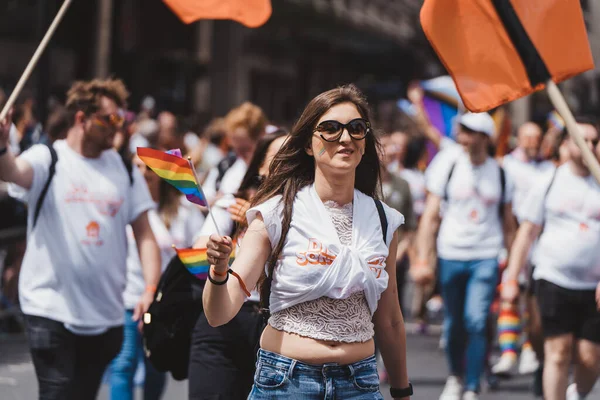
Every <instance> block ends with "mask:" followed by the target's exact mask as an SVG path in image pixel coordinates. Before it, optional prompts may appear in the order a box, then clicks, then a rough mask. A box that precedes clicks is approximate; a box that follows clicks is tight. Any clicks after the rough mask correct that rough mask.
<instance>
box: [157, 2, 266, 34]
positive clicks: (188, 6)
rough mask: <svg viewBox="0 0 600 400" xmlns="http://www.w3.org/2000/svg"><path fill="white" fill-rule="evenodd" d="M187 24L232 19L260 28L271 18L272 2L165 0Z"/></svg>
mask: <svg viewBox="0 0 600 400" xmlns="http://www.w3.org/2000/svg"><path fill="white" fill-rule="evenodd" d="M164 2H165V3H166V4H167V5H168V6H169V7H170V8H171V10H173V12H174V13H175V14H177V16H178V17H179V18H180V19H181V20H182V21H183V22H184V23H186V24H190V23H192V22H194V21H198V20H199V19H232V20H234V21H237V22H239V23H241V24H243V25H245V26H247V27H248V28H258V27H259V26H261V25H263V24H264V23H265V22H267V20H268V19H269V17H271V11H272V10H271V0H164Z"/></svg>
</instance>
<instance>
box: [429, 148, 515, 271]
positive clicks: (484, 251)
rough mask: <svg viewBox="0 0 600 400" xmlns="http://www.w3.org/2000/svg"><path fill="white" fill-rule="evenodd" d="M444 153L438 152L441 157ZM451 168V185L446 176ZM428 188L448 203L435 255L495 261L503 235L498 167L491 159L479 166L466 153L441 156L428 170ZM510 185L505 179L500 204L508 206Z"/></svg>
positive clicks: (508, 180) (511, 191) (509, 181)
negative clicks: (446, 197)
mask: <svg viewBox="0 0 600 400" xmlns="http://www.w3.org/2000/svg"><path fill="white" fill-rule="evenodd" d="M444 153H445V152H442V153H440V154H441V155H443V154H444ZM452 165H454V171H453V173H452V177H451V179H450V182H448V176H449V174H450V169H451V168H452ZM427 189H428V190H429V192H431V193H433V194H435V195H437V196H440V197H441V198H442V199H444V197H445V194H446V193H447V194H448V202H447V204H446V207H445V209H444V216H443V218H442V223H441V226H440V231H439V235H438V239H437V250H438V255H439V257H441V258H445V259H449V260H477V259H486V258H496V257H498V254H499V252H500V250H501V249H502V246H503V242H504V235H503V230H502V221H501V217H500V212H499V209H500V204H499V203H500V193H501V183H500V167H499V166H498V163H497V162H496V161H495V160H494V159H492V158H489V157H488V158H487V160H486V161H485V162H484V163H483V164H481V165H478V166H474V165H472V164H471V161H470V158H469V156H468V155H467V154H466V153H465V152H462V151H461V152H456V153H455V154H453V155H452V156H444V155H443V156H442V158H439V159H438V160H437V161H436V162H435V164H432V165H431V166H430V170H429V171H428V180H427ZM512 194H513V185H512V182H511V180H510V177H509V176H506V183H505V189H504V199H503V203H510V199H511V198H512Z"/></svg>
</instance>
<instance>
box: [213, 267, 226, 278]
mask: <svg viewBox="0 0 600 400" xmlns="http://www.w3.org/2000/svg"><path fill="white" fill-rule="evenodd" d="M212 272H213V274H214V275H216V276H227V271H225V272H217V270H216V269H215V266H214V265H213V267H212Z"/></svg>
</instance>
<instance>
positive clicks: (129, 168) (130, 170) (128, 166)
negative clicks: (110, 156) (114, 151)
mask: <svg viewBox="0 0 600 400" xmlns="http://www.w3.org/2000/svg"><path fill="white" fill-rule="evenodd" d="M119 155H120V156H121V161H123V164H124V165H125V169H126V170H127V176H129V186H133V163H132V162H131V160H130V159H129V158H128V157H126V156H125V155H124V154H121V153H119Z"/></svg>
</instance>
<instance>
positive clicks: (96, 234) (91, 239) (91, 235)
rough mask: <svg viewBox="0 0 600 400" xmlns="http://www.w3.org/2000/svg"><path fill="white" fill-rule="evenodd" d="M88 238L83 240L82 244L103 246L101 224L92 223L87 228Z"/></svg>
mask: <svg viewBox="0 0 600 400" xmlns="http://www.w3.org/2000/svg"><path fill="white" fill-rule="evenodd" d="M85 231H86V236H87V237H86V238H85V239H83V240H81V243H82V244H86V245H96V246H102V244H104V241H103V240H102V239H101V238H100V224H99V223H98V222H96V221H90V222H89V223H88V224H87V225H86V227H85Z"/></svg>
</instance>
